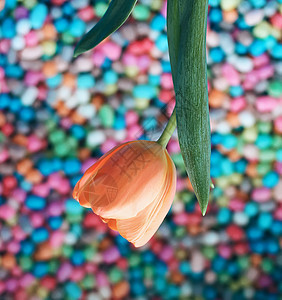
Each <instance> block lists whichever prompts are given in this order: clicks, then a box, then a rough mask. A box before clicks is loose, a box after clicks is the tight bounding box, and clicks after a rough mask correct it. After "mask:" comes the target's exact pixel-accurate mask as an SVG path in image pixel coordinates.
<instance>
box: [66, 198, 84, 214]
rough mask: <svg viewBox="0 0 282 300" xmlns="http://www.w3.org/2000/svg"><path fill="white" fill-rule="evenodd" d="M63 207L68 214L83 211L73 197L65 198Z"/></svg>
mask: <svg viewBox="0 0 282 300" xmlns="http://www.w3.org/2000/svg"><path fill="white" fill-rule="evenodd" d="M65 207H66V212H67V213H68V214H74V215H78V214H81V213H82V212H83V207H82V206H81V205H80V204H79V203H78V202H77V201H76V200H73V199H68V200H66V203H65Z"/></svg>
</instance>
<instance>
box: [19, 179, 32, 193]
mask: <svg viewBox="0 0 282 300" xmlns="http://www.w3.org/2000/svg"><path fill="white" fill-rule="evenodd" d="M20 187H21V188H22V189H23V190H24V191H26V192H29V191H31V189H32V184H31V183H30V182H28V181H25V180H23V181H21V183H20Z"/></svg>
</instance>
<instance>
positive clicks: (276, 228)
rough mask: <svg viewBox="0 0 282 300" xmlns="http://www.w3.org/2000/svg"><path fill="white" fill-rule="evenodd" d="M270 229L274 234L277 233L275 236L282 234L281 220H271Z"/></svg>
mask: <svg viewBox="0 0 282 300" xmlns="http://www.w3.org/2000/svg"><path fill="white" fill-rule="evenodd" d="M270 231H271V232H272V234H274V235H277V236H280V235H282V222H281V221H278V220H275V221H273V223H272V225H271V228H270Z"/></svg>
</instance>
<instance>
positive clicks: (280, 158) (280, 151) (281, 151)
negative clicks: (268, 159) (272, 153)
mask: <svg viewBox="0 0 282 300" xmlns="http://www.w3.org/2000/svg"><path fill="white" fill-rule="evenodd" d="M276 159H277V161H279V162H282V149H278V150H277V151H276Z"/></svg>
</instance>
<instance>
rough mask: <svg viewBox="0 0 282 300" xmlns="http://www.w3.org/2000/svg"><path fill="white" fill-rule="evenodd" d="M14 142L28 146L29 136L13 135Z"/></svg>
mask: <svg viewBox="0 0 282 300" xmlns="http://www.w3.org/2000/svg"><path fill="white" fill-rule="evenodd" d="M13 142H14V143H15V144H17V145H20V146H23V147H26V146H27V144H28V140H27V138H26V137H25V136H24V135H22V134H17V135H15V136H14V137H13Z"/></svg>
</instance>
